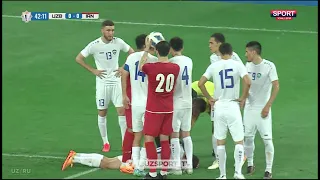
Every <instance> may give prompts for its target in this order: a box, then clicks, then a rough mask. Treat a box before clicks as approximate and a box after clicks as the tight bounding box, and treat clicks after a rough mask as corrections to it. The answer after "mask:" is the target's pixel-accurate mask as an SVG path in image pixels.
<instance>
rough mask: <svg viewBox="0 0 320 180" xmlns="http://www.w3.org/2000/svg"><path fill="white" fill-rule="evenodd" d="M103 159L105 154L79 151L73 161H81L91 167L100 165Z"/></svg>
mask: <svg viewBox="0 0 320 180" xmlns="http://www.w3.org/2000/svg"><path fill="white" fill-rule="evenodd" d="M102 159H103V155H101V154H95V153H92V154H85V153H77V154H76V155H75V156H74V158H73V162H74V163H80V164H83V165H86V166H90V167H100V163H101V160H102Z"/></svg>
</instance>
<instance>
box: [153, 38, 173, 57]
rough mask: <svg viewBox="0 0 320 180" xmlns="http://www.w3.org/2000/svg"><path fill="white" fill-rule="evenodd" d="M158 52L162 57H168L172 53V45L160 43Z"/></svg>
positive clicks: (165, 42) (164, 42)
mask: <svg viewBox="0 0 320 180" xmlns="http://www.w3.org/2000/svg"><path fill="white" fill-rule="evenodd" d="M156 50H157V51H158V53H159V55H160V56H161V57H164V56H168V54H169V51H170V44H169V43H168V42H167V41H160V42H159V43H158V44H157V45H156Z"/></svg>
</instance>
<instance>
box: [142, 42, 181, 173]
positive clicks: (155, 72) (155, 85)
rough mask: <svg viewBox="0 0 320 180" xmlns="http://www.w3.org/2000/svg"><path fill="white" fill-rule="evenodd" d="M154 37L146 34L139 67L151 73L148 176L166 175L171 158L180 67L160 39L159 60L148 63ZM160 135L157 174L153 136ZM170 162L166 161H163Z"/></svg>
mask: <svg viewBox="0 0 320 180" xmlns="http://www.w3.org/2000/svg"><path fill="white" fill-rule="evenodd" d="M150 47H151V40H150V39H149V38H146V48H145V53H144V55H143V57H142V58H141V61H140V64H139V69H140V71H143V72H144V73H145V74H146V75H147V76H148V97H147V105H146V113H145V122H144V127H143V131H144V139H145V147H146V151H147V158H148V164H149V167H150V172H149V173H148V174H147V175H146V176H145V179H163V178H166V175H167V170H168V167H167V166H165V165H167V163H169V160H170V154H171V152H170V145H169V136H170V135H171V133H172V132H173V130H172V114H173V92H174V88H175V84H176V79H177V77H178V75H179V71H180V67H179V66H178V65H177V64H173V63H170V62H169V59H168V54H169V51H170V44H169V42H167V41H164V40H162V41H160V42H158V43H157V44H156V45H155V48H156V53H157V56H158V61H159V62H156V63H146V61H147V57H148V56H147V55H148V51H149V48H150ZM157 136H160V141H161V162H163V163H162V164H163V165H162V170H161V171H160V174H159V175H158V174H157V171H156V166H157V163H154V162H157V150H156V147H155V145H154V138H155V137H157ZM164 162H167V163H164Z"/></svg>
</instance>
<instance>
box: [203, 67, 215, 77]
mask: <svg viewBox="0 0 320 180" xmlns="http://www.w3.org/2000/svg"><path fill="white" fill-rule="evenodd" d="M202 76H204V77H206V78H207V79H208V80H209V79H212V78H213V75H212V64H211V65H210V66H209V67H208V68H207V70H206V72H205V73H204V74H203V75H202Z"/></svg>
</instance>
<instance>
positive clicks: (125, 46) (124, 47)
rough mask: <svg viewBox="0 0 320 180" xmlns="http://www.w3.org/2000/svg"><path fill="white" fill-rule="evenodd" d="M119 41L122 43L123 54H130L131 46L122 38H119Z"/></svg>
mask: <svg viewBox="0 0 320 180" xmlns="http://www.w3.org/2000/svg"><path fill="white" fill-rule="evenodd" d="M118 41H119V43H120V50H121V51H123V52H128V51H129V49H130V46H129V45H128V44H127V43H126V42H124V40H122V39H120V38H118Z"/></svg>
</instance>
